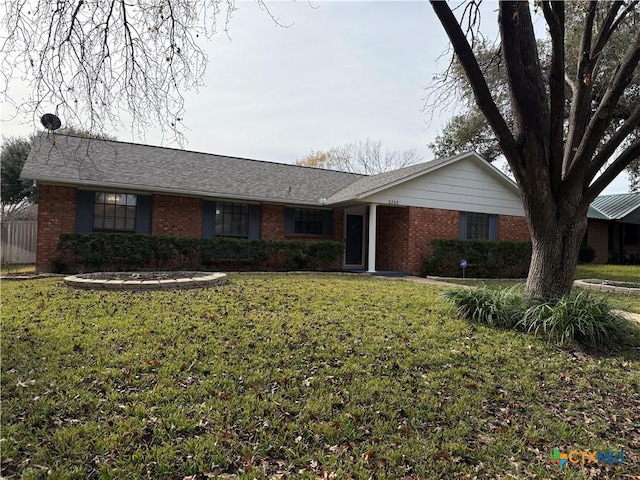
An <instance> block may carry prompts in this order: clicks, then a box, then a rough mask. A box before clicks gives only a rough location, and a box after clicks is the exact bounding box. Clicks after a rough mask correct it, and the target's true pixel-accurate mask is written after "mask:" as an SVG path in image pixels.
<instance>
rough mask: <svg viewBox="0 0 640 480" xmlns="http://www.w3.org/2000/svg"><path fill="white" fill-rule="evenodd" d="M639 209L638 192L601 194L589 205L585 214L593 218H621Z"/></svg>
mask: <svg viewBox="0 0 640 480" xmlns="http://www.w3.org/2000/svg"><path fill="white" fill-rule="evenodd" d="M638 209H640V193H622V194H617V195H601V196H599V197H598V198H596V199H595V200H594V201H593V202H592V203H591V206H590V207H589V212H588V213H587V216H588V217H589V218H594V219H604V220H621V219H623V218H624V217H626V216H628V215H630V214H631V213H633V212H634V211H635V210H638Z"/></svg>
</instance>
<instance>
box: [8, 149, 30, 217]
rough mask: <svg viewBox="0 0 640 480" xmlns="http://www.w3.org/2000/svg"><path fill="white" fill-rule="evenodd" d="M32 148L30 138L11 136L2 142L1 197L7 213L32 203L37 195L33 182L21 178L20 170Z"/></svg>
mask: <svg viewBox="0 0 640 480" xmlns="http://www.w3.org/2000/svg"><path fill="white" fill-rule="evenodd" d="M30 150H31V140H30V139H28V138H14V137H11V138H6V139H5V140H4V141H3V142H2V151H1V153H0V164H1V167H0V170H1V172H2V174H1V177H2V185H1V187H0V197H1V201H2V212H3V213H5V214H6V213H10V212H12V211H15V210H16V209H19V208H20V207H22V206H24V205H25V204H28V203H30V202H31V201H33V200H34V199H35V197H36V189H35V187H34V185H33V182H31V181H28V180H21V179H20V172H21V171H22V167H23V166H24V162H25V161H26V160H27V156H28V155H29V151H30Z"/></svg>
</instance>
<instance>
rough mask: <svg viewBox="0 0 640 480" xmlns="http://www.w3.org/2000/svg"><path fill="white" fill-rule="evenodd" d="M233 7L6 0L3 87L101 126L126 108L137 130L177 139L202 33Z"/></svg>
mask: <svg viewBox="0 0 640 480" xmlns="http://www.w3.org/2000/svg"><path fill="white" fill-rule="evenodd" d="M257 2H258V4H259V5H260V6H261V7H262V9H263V10H264V11H266V12H267V14H268V15H269V16H271V18H272V19H273V21H274V22H276V23H277V19H275V18H274V17H273V16H272V15H271V14H270V12H269V9H268V6H267V5H266V4H265V3H264V2H263V0H257ZM235 10H236V2H235V0H161V1H157V0H131V1H126V2H125V1H122V0H104V1H92V2H88V1H85V0H56V1H19V0H7V1H6V2H4V12H3V13H4V15H3V17H2V19H1V20H0V22H1V24H2V26H3V27H4V31H5V32H7V33H6V37H5V38H4V39H3V42H2V44H1V46H0V64H1V66H2V73H3V75H2V76H1V77H0V79H2V81H0V92H2V93H3V94H4V96H5V98H6V99H7V100H8V101H12V99H13V100H14V101H13V103H14V106H15V108H16V109H17V111H18V112H19V113H26V114H28V115H34V117H35V118H39V117H40V115H42V114H43V113H46V112H45V110H46V111H50V110H55V112H53V111H52V112H51V113H56V114H58V115H59V116H61V117H64V118H66V119H68V120H69V122H70V123H73V124H75V125H80V126H81V127H82V128H83V129H86V130H90V131H92V132H96V133H104V132H106V131H107V126H110V125H121V124H122V115H123V114H126V115H128V116H129V117H130V118H131V122H132V128H133V129H134V130H138V131H139V132H142V131H144V130H145V129H146V127H148V126H149V125H154V126H159V127H160V128H161V129H162V131H163V132H166V133H168V134H171V135H174V136H175V137H174V138H176V139H178V140H180V138H182V128H181V122H182V120H183V118H184V115H185V112H184V98H183V92H184V91H186V90H190V89H197V88H199V87H200V86H202V80H203V76H204V72H205V68H206V66H207V55H206V54H205V52H204V51H203V50H202V48H201V45H200V41H201V40H203V39H208V38H211V36H212V35H213V34H214V33H215V32H216V30H218V29H220V30H226V29H227V27H228V25H229V22H230V19H231V15H232V14H233V12H234V11H235ZM12 78H21V79H22V80H23V83H24V85H25V86H26V87H27V88H28V89H29V91H30V96H29V98H27V99H26V100H25V101H22V100H17V99H16V98H13V97H12V95H11V94H10V93H11V92H10V90H9V87H10V82H9V80H10V79H12Z"/></svg>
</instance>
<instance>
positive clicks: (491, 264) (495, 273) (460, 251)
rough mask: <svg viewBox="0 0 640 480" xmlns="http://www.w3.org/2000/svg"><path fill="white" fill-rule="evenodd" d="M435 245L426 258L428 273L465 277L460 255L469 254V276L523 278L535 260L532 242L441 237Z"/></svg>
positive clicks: (433, 244)
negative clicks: (532, 257) (533, 258)
mask: <svg viewBox="0 0 640 480" xmlns="http://www.w3.org/2000/svg"><path fill="white" fill-rule="evenodd" d="M431 249H432V251H431V254H430V255H426V256H425V257H424V258H423V270H424V273H425V274H427V275H439V276H449V277H461V276H462V273H461V269H460V259H462V258H465V259H467V261H468V263H469V266H468V267H467V269H466V275H467V276H469V277H477V278H499V277H501V278H523V277H526V276H527V273H528V271H529V263H530V262H531V242H510V241H488V240H447V239H438V240H433V241H432V242H431Z"/></svg>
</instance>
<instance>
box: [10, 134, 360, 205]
mask: <svg viewBox="0 0 640 480" xmlns="http://www.w3.org/2000/svg"><path fill="white" fill-rule="evenodd" d="M52 138H55V144H54V143H53V142H52ZM22 177H23V178H28V179H34V180H39V181H49V182H58V183H69V184H84V185H88V186H102V187H112V188H120V189H126V188H130V189H134V190H142V191H147V190H148V191H155V192H165V193H182V194H190V195H202V196H205V197H206V196H210V197H216V196H219V197H228V198H243V199H246V200H272V201H277V202H283V203H296V204H308V205H318V204H320V203H321V199H323V198H329V197H331V196H332V195H334V194H335V193H337V192H339V191H340V190H342V189H344V188H345V187H346V186H348V185H350V184H352V183H353V182H355V181H357V180H358V179H360V178H361V177H362V175H357V174H353V173H345V172H338V171H334V170H322V169H317V168H310V167H300V166H295V165H289V164H283V163H273V162H265V161H260V160H248V159H244V158H235V157H227V156H222V155H212V154H205V153H198V152H192V151H186V150H177V149H171V148H163V147H155V146H149V145H140V144H133V143H126V142H118V141H110V140H108V141H105V140H97V139H87V138H82V137H77V136H67V135H55V136H52V137H51V138H50V137H49V136H48V135H47V134H43V135H42V136H40V137H37V138H36V140H35V143H34V146H33V148H32V149H31V153H30V154H29V158H28V159H27V161H26V163H25V166H24V168H23V170H22Z"/></svg>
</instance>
